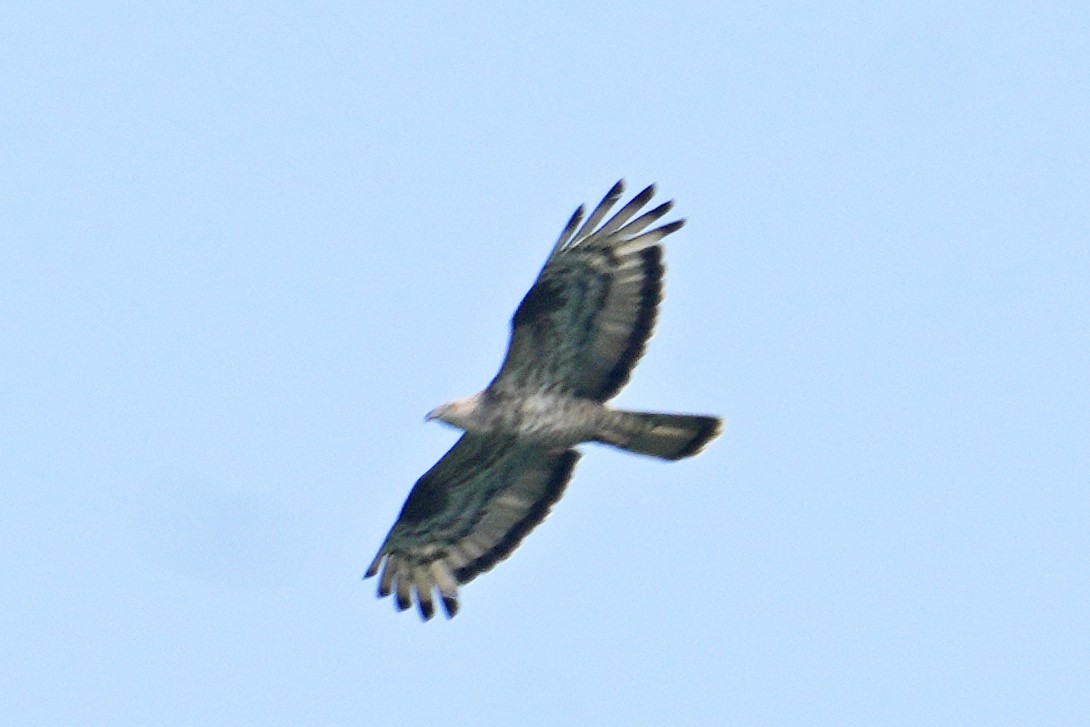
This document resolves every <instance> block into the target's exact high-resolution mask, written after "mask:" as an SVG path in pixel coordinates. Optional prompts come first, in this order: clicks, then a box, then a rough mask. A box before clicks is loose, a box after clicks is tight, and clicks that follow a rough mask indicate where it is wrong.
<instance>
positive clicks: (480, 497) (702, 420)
mask: <svg viewBox="0 0 1090 727" xmlns="http://www.w3.org/2000/svg"><path fill="white" fill-rule="evenodd" d="M623 189H624V188H623V184H622V183H621V182H618V183H617V184H616V185H614V186H613V188H612V189H611V190H610V191H609V193H608V194H607V195H606V197H605V198H604V199H603V200H602V202H601V203H600V204H599V205H598V207H596V208H595V210H594V211H593V212H592V213H591V215H590V217H589V218H588V219H587V221H586V222H585V223H584V224H583V225H582V226H581V227H580V226H579V223H580V221H581V220H582V213H583V210H582V208H579V209H578V210H576V213H575V214H574V215H573V216H572V218H571V220H570V221H569V222H568V225H567V226H566V227H565V229H564V232H563V233H561V235H560V239H559V240H558V241H557V243H556V245H555V246H554V247H553V251H552V253H551V254H550V256H549V259H548V260H547V261H546V263H545V267H544V268H543V269H542V271H541V273H540V275H539V276H538V279H537V281H536V282H535V283H534V285H533V287H532V288H531V289H530V291H529V292H528V293H527V294H526V297H525V298H523V300H522V303H521V304H520V305H519V307H518V309H517V310H516V312H515V315H514V317H513V318H512V322H511V325H512V332H511V342H510V345H509V347H508V351H507V356H506V358H505V360H504V363H503V365H502V366H501V368H500V371H499V373H498V374H497V375H496V377H495V378H494V379H493V380H492V382H491V383H490V384H489V385H488V387H487V388H485V389H484V390H483V391H481V392H479V393H477V394H475V395H473V396H470V397H467V398H465V399H457V400H455V401H452V402H448V403H447V404H443V405H442V406H440V407H437V408H436V409H435V410H433V411H432V412H431V413H430V414H429V415H428V417H427V418H428V419H439V420H440V421H443V422H446V423H447V424H450V425H451V426H454V427H457V428H459V429H462V430H463V431H464V432H465V434H463V435H462V437H461V438H460V439H459V440H458V442H457V443H456V444H455V445H454V447H452V448H451V450H450V451H449V452H447V454H446V455H444V456H443V458H442V459H440V460H439V462H438V463H436V465H435V466H434V467H432V469H431V470H429V471H428V472H427V473H426V474H425V475H424V476H423V477H421V478H420V479H419V480H418V481H417V483H416V486H415V487H413V489H412V492H410V493H409V498H408V499H407V500H406V502H405V505H404V507H403V508H402V511H401V515H400V516H399V517H398V520H397V522H396V523H395V524H394V526H393V528H392V529H391V530H390V533H389V535H388V536H387V538H386V541H385V542H384V543H383V545H382V548H381V549H380V550H379V553H378V555H377V556H376V557H375V559H374V561H373V562H372V563H371V565H370V567H369V568H368V569H367V574H366V576H367V577H370V576H373V575H375V574H377V573H378V570H379V568H380V566H381V565H382V562H383V560H385V562H386V564H385V567H384V568H383V572H382V577H381V579H380V581H379V595H382V596H386V595H389V594H391V593H395V594H396V604H397V607H398V608H399V609H405V608H408V607H409V605H411V603H412V601H413V597H414V596H415V598H416V601H417V604H418V606H419V608H420V612H421V615H422V616H423V617H424V618H425V619H429V618H431V616H432V615H433V613H434V605H433V591H435V590H438V591H439V594H440V598H441V602H442V604H443V607H444V610H445V611H446V613H447V616H448V617H451V616H453V615H454V614H455V613H456V612H457V608H458V601H457V588H458V585H459V584H463V583H466V582H468V581H469V580H471V579H472V578H474V577H475V576H477V575H478V574H480V573H482V572H484V571H486V570H488V569H489V568H491V567H492V566H493V565H495V564H496V563H497V562H498V561H499V560H502V559H503V558H505V557H506V556H507V555H509V554H510V553H511V551H512V550H514V548H515V547H517V545H518V544H519V542H520V541H521V540H522V538H523V537H524V536H525V535H526V534H527V533H528V532H529V531H530V530H531V529H532V528H533V527H534V526H536V525H537V524H538V523H539V522H541V520H543V519H544V517H545V515H547V514H548V511H549V508H550V507H551V506H552V505H553V503H555V502H556V500H557V499H559V497H560V495H561V494H562V493H563V490H564V487H565V485H566V484H567V482H568V480H569V478H570V477H571V472H572V469H573V467H574V466H575V463H576V461H577V460H578V458H579V453H578V452H577V451H576V450H575V449H573V447H574V446H576V445H578V444H582V443H584V442H599V443H603V444H608V445H611V446H614V447H619V448H621V449H625V450H628V451H631V452H635V453H638V454H645V455H649V456H652V457H657V458H660V459H669V460H674V459H681V458H683V457H689V456H691V455H694V454H696V453H697V452H699V451H700V450H701V448H703V447H704V445H705V444H707V443H708V442H709V441H711V439H713V438H714V437H715V436H716V435H717V434H718V433H719V431H720V427H721V422H720V420H719V419H717V418H716V417H710V416H702V415H694V414H656V413H642V412H629V411H622V410H618V409H614V408H611V407H609V406H608V405H607V404H606V403H605V402H607V401H608V400H609V399H611V398H612V397H613V396H615V395H616V394H617V392H618V391H619V390H620V389H621V387H622V386H624V384H625V383H626V382H627V380H628V377H629V375H630V373H631V371H632V368H633V367H634V366H635V364H636V362H637V361H638V360H639V358H640V356H641V355H642V354H643V351H644V348H645V346H646V343H647V339H648V338H649V337H650V335H651V332H652V329H653V328H654V323H655V317H656V311H657V307H658V304H659V301H660V300H661V297H662V248H661V247H660V246H659V244H658V243H659V241H660V240H661V239H662V238H664V237H665V236H667V235H669V234H670V233H672V232H675V231H676V230H678V229H679V228H680V227H681V226H682V224H684V222H683V221H680V220H679V221H676V222H671V223H669V224H666V225H663V226H661V227H657V228H654V229H651V230H650V231H647V232H645V231H644V230H646V229H647V228H648V227H650V226H651V225H652V224H653V223H654V222H656V221H657V220H658V219H659V218H661V217H662V216H663V215H665V214H666V213H667V212H668V211H669V210H670V207H671V205H672V203H670V202H667V203H665V204H662V205H659V206H658V207H656V208H654V209H652V210H650V211H648V212H645V213H644V214H642V215H640V216H639V217H635V215H636V213H637V212H639V211H640V209H641V208H642V207H643V206H644V205H646V204H647V202H649V201H650V199H651V197H652V196H653V195H654V187H653V186H651V187H648V188H646V189H645V190H643V191H642V192H641V193H640V194H638V195H636V197H635V198H633V199H632V200H631V201H630V202H629V203H628V204H626V205H625V206H624V207H623V208H622V209H621V210H620V211H619V212H617V214H616V215H614V216H613V217H612V218H611V219H609V220H608V221H606V222H604V223H603V220H604V218H605V216H606V215H607V213H608V212H609V210H610V208H611V207H612V206H613V205H614V204H615V203H616V201H617V200H618V199H619V197H620V195H621V193H622V192H623ZM633 217H635V219H633ZM577 228H578V229H577Z"/></svg>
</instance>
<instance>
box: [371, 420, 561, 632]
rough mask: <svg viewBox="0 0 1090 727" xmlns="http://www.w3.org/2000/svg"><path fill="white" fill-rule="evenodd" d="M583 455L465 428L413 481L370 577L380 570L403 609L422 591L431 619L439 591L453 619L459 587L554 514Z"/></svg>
mask: <svg viewBox="0 0 1090 727" xmlns="http://www.w3.org/2000/svg"><path fill="white" fill-rule="evenodd" d="M578 459H579V453H578V452H576V451H575V450H571V449H569V450H559V451H556V450H554V451H549V450H546V449H544V448H542V447H535V446H527V445H524V444H520V443H518V442H516V441H515V440H514V439H513V438H507V439H501V438H497V437H495V436H482V435H474V434H465V435H463V436H462V438H461V439H459V440H458V442H457V443H455V445H454V446H453V447H451V449H450V451H449V452H447V453H446V454H445V455H443V458H442V459H440V460H439V461H438V462H437V463H436V464H435V466H434V467H432V468H431V469H430V470H428V472H427V473H425V474H424V476H423V477H421V478H420V479H419V480H417V482H416V485H415V486H414V487H413V489H412V492H410V493H409V498H408V499H407V500H406V501H405V505H404V506H403V507H402V508H401V515H400V516H399V517H398V519H397V522H396V523H394V526H393V528H392V529H391V530H390V534H389V535H387V536H386V541H385V542H384V543H383V544H382V547H381V548H380V549H379V552H378V555H377V556H375V560H374V561H373V562H372V563H371V565H370V567H369V568H368V569H367V573H366V575H364V578H370V577H371V576H373V575H375V574H376V573H378V570H379V568H380V566H382V561H383V559H385V561H386V564H385V567H384V568H383V569H382V577H381V578H380V579H379V586H378V593H379V595H380V596H388V595H390V594H391V593H394V594H396V600H395V603H396V605H397V608H398V610H399V611H403V610H405V609H406V608H408V607H409V606H410V605H411V604H412V601H413V596H414V595H415V598H416V602H417V605H418V607H419V609H420V615H421V616H422V617H423V618H424V620H427V619H430V618H431V617H432V615H433V614H434V613H435V606H434V602H433V594H434V592H435V591H436V590H438V591H439V595H440V599H441V602H442V604H443V609H444V611H445V612H446V615H447V618H451V617H452V616H454V614H455V613H457V611H458V586H459V585H460V584H463V583H468V582H469V581H471V580H472V579H473V578H475V577H476V576H477V575H479V574H481V573H483V572H485V571H487V570H489V569H490V568H492V566H494V565H495V564H496V563H498V562H499V561H501V560H503V559H504V558H506V557H507V556H508V555H510V553H511V551H513V550H514V549H515V548H516V547H518V544H519V543H520V542H521V541H522V539H523V538H524V537H526V534H527V533H529V532H530V531H531V530H532V529H533V528H534V527H535V526H536V525H537V524H538V523H540V522H541V521H542V520H543V519H544V518H545V516H546V515H547V514H548V513H549V508H551V507H552V505H553V503H555V502H556V501H557V500H558V499H559V498H560V495H561V494H562V493H563V492H564V487H565V485H567V483H568V480H569V479H570V478H571V473H572V468H573V467H575V463H576V461H577V460H578Z"/></svg>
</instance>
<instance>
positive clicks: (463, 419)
mask: <svg viewBox="0 0 1090 727" xmlns="http://www.w3.org/2000/svg"><path fill="white" fill-rule="evenodd" d="M480 403H481V395H480V394H474V395H473V396H468V397H466V398H464V399H455V400H454V401H448V402H447V403H446V404H440V405H439V406H437V407H435V408H434V409H432V410H431V411H430V412H428V415H427V416H426V417H424V421H426V422H430V421H431V420H432V419H438V420H439V421H441V422H443V423H445V424H449V425H451V426H452V427H457V428H458V429H463V430H466V431H470V430H472V429H475V428H476V426H475V425H476V424H477V419H478V414H479V412H480Z"/></svg>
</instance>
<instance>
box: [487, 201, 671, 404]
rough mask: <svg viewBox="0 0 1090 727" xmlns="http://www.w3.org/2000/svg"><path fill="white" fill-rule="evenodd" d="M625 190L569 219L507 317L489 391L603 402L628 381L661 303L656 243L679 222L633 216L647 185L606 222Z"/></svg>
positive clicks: (656, 214)
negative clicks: (505, 341)
mask: <svg viewBox="0 0 1090 727" xmlns="http://www.w3.org/2000/svg"><path fill="white" fill-rule="evenodd" d="M623 192H624V182H623V180H622V181H620V182H617V184H615V185H613V188H612V189H610V190H609V193H608V194H606V196H605V198H603V199H602V201H601V202H600V203H599V204H598V206H597V207H596V208H595V210H594V211H593V212H592V213H591V214H590V216H589V217H588V218H587V220H586V222H584V223H583V224H582V226H580V224H579V223H580V221H581V220H582V217H583V208H582V207H580V208H579V209H577V210H576V211H575V214H574V215H572V218H571V220H570V221H569V222H568V224H567V226H566V227H565V228H564V231H563V232H562V233H561V234H560V239H558V240H557V242H556V245H555V246H554V247H553V250H552V253H551V254H550V255H549V258H548V260H546V262H545V267H544V268H542V270H541V273H540V274H539V275H538V278H537V281H536V282H535V283H534V285H533V287H532V288H530V292H528V293H527V294H526V297H525V298H523V300H522V303H521V304H519V307H518V310H516V311H515V315H514V317H513V318H512V319H511V342H510V344H509V346H508V349H507V357H506V358H505V359H504V362H503V366H502V367H501V368H500V371H499V373H498V374H497V375H496V378H495V379H493V381H492V383H491V386H492V387H493V388H496V389H500V390H503V389H526V388H534V389H538V388H542V389H544V388H549V389H553V390H561V391H566V392H569V393H571V394H574V395H576V396H581V397H586V398H591V399H597V400H599V401H605V400H606V399H609V398H611V397H613V396H614V395H616V394H617V392H618V391H620V389H621V387H622V386H624V384H625V383H626V382H627V381H628V377H629V374H631V372H632V369H633V367H634V366H635V365H636V362H637V361H638V360H639V358H640V356H642V355H643V351H644V347H645V346H646V344H647V339H648V338H650V336H651V332H652V329H653V328H654V325H655V317H656V311H657V308H658V304H659V301H660V300H661V299H662V272H663V268H662V248H661V246H659V244H658V243H659V241H660V240H662V238H664V237H666V236H667V235H669V234H670V233H672V232H676V231H677V230H678V229H679V228H680V227H681V226H682V225H683V224H685V221H684V220H677V221H676V222H671V223H668V224H665V225H662V226H660V227H656V228H654V229H651V230H647V228H648V227H651V225H653V224H654V223H655V222H657V221H658V220H659V219H660V218H661V217H662V216H663V215H665V214H666V213H667V212H669V211H670V208H671V207H672V206H673V202H665V203H663V204H661V205H659V206H658V207H655V208H654V209H652V210H650V211H648V212H645V213H643V214H642V215H640V216H639V217H635V216H636V214H637V213H639V212H640V210H641V209H643V208H644V207H645V206H646V205H647V203H648V202H650V201H651V198H652V197H653V196H654V194H655V187H654V185H651V186H649V187H647V188H646V189H644V190H643V191H642V192H640V193H639V194H638V195H636V196H635V197H634V198H633V199H632V200H631V201H630V202H629V203H628V204H626V205H625V206H624V207H622V208H621V210H620V211H619V212H617V214H615V215H614V216H613V217H612V218H611V219H610V220H609V221H607V222H605V223H603V222H602V220H603V219H605V217H606V215H607V214H608V213H609V210H610V209H611V208H612V207H613V205H614V204H616V202H617V200H618V199H620V197H621V194H622V193H623ZM633 217H635V219H633ZM645 230H646V231H645Z"/></svg>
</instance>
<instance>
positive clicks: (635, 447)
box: [598, 411, 723, 459]
mask: <svg viewBox="0 0 1090 727" xmlns="http://www.w3.org/2000/svg"><path fill="white" fill-rule="evenodd" d="M610 414H611V416H610V417H609V418H608V419H607V421H606V422H605V424H604V426H603V427H602V431H601V432H599V434H598V441H599V442H602V443H604V444H611V445H613V446H614V447H620V448H621V449H625V450H628V451H629V452H636V453H637V454H646V455H648V456H650V457H659V458H660V459H682V458H684V457H691V456H693V455H694V454H696V453H698V452H699V451H700V450H701V449H703V448H704V445H706V444H707V443H708V442H710V441H711V440H712V439H714V438H715V437H717V436H718V435H719V432H720V431H721V430H722V428H723V422H722V421H721V420H719V419H717V418H716V417H710V416H701V415H698V414H649V413H644V412H633V411H611V412H610Z"/></svg>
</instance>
